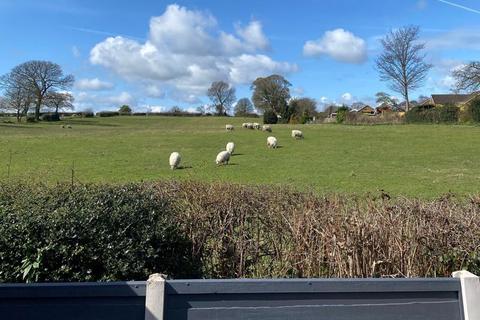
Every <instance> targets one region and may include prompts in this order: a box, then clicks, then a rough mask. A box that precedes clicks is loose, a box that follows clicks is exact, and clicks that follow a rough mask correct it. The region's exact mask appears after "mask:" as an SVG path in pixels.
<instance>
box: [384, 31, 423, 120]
mask: <svg viewBox="0 0 480 320" xmlns="http://www.w3.org/2000/svg"><path fill="white" fill-rule="evenodd" d="M419 33H420V28H419V27H418V26H408V27H403V28H400V29H398V30H394V31H390V33H388V34H387V35H386V36H385V37H384V38H383V39H382V40H381V44H382V46H383V53H382V54H381V55H380V56H379V57H378V58H377V60H376V67H377V69H378V71H379V73H380V79H381V80H382V81H388V82H390V88H391V89H392V90H393V91H395V92H398V93H399V94H401V95H402V96H403V98H404V99H405V101H406V110H407V111H408V110H409V108H410V100H409V97H408V92H409V91H410V90H415V89H417V88H419V87H420V86H421V85H422V83H423V81H424V80H425V78H426V76H427V74H428V71H429V70H430V68H431V67H432V65H430V64H428V63H426V62H425V53H423V50H424V49H425V43H421V42H418V39H419Z"/></svg>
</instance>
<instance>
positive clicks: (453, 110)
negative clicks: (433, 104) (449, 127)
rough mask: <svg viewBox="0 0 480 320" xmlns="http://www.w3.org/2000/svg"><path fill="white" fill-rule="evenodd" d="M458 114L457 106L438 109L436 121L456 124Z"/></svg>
mask: <svg viewBox="0 0 480 320" xmlns="http://www.w3.org/2000/svg"><path fill="white" fill-rule="evenodd" d="M459 113H460V109H459V108H458V107H457V106H455V105H445V106H443V107H440V108H438V120H439V122H442V123H456V122H458V115H459Z"/></svg>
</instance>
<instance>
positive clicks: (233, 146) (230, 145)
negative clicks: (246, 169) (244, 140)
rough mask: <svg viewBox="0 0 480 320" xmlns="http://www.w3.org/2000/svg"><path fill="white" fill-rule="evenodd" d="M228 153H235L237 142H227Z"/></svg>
mask: <svg viewBox="0 0 480 320" xmlns="http://www.w3.org/2000/svg"><path fill="white" fill-rule="evenodd" d="M225 149H226V150H227V152H228V153H230V154H233V150H235V143H233V142H229V143H227V147H226V148H225Z"/></svg>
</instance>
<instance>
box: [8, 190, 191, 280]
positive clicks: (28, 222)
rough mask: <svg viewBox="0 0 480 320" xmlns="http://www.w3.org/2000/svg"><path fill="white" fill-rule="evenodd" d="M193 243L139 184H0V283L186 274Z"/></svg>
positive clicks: (159, 200)
mask: <svg viewBox="0 0 480 320" xmlns="http://www.w3.org/2000/svg"><path fill="white" fill-rule="evenodd" d="M190 248H191V244H190V243H189V242H188V241H187V240H186V239H185V238H184V237H182V235H181V233H180V232H179V230H178V226H177V225H176V222H175V219H174V217H173V212H172V209H171V208H170V207H169V204H168V201H167V200H166V199H164V198H162V197H158V196H157V197H156V196H154V194H153V192H152V190H151V189H150V190H149V189H146V188H144V187H143V186H141V185H125V186H119V187H117V186H106V185H105V186H98V187H97V186H75V187H70V186H66V185H57V186H54V187H45V186H38V185H37V186H27V185H0V270H1V271H0V282H21V281H104V280H132V279H146V278H147V277H148V275H149V274H150V273H152V272H165V273H167V274H172V275H176V276H179V277H191V276H194V275H196V271H195V270H196V269H195V268H196V267H195V264H194V263H193V260H192V258H191V252H190Z"/></svg>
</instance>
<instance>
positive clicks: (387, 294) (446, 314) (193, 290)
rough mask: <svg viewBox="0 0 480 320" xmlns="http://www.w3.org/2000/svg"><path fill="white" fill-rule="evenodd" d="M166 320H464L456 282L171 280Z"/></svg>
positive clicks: (433, 280)
mask: <svg viewBox="0 0 480 320" xmlns="http://www.w3.org/2000/svg"><path fill="white" fill-rule="evenodd" d="M165 314H166V316H165V319H167V320H170V319H175V320H177V319H178V320H203V319H216V320H223V319H233V320H234V319H296V320H307V319H316V320H323V319H325V320H327V319H328V320H344V319H358V320H363V319H365V320H367V319H369V320H376V319H378V320H380V319H381V320H394V319H422V320H429V319H432V320H433V319H435V320H447V319H448V320H460V319H462V318H463V311H462V303H461V289H460V281H458V279H401V280H400V279H399V280H397V279H355V280H353V279H311V280H309V279H292V280H246V279H243V280H193V281H187V280H169V281H167V283H166V296H165Z"/></svg>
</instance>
